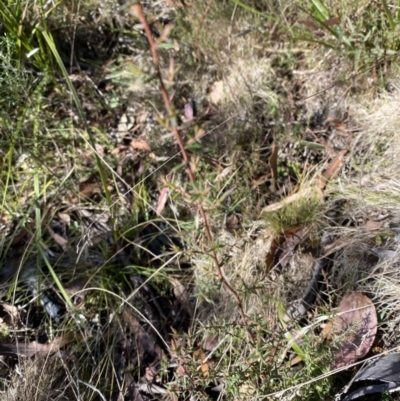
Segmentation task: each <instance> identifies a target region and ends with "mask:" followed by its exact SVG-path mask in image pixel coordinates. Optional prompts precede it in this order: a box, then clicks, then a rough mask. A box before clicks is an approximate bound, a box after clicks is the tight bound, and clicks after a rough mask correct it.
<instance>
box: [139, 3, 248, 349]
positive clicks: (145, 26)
mask: <svg viewBox="0 0 400 401" xmlns="http://www.w3.org/2000/svg"><path fill="white" fill-rule="evenodd" d="M131 12H132V14H133V15H134V16H135V17H137V18H138V19H139V22H140V23H141V24H142V25H143V29H144V31H145V33H146V37H147V40H148V41H149V45H150V49H151V52H152V56H153V62H154V65H155V68H156V74H157V78H158V81H159V83H160V90H161V94H162V97H163V99H164V103H165V106H166V109H167V112H168V117H169V121H170V129H171V132H172V134H173V135H174V137H175V140H176V142H177V144H178V146H179V149H180V151H181V153H182V158H183V162H184V164H185V166H186V171H187V173H188V176H189V178H190V181H191V182H192V183H194V182H195V176H194V172H193V170H192V168H191V166H190V162H189V157H188V155H187V152H186V149H185V146H184V144H183V142H182V138H181V137H180V135H179V132H178V128H177V127H178V122H177V118H176V113H175V110H174V107H173V105H172V103H171V99H170V97H169V94H168V91H167V89H166V87H165V85H164V81H163V78H162V74H161V67H160V59H159V57H158V53H157V45H156V42H155V41H154V38H153V35H152V33H151V30H150V27H149V24H148V22H147V19H146V16H145V15H144V12H143V7H142V5H141V3H140V1H139V0H137V1H135V2H134V4H133V5H132V6H131ZM197 206H198V208H199V211H200V215H201V217H202V219H203V221H204V227H205V232H206V236H207V240H208V242H209V245H210V247H211V248H212V244H213V238H212V235H211V230H210V225H209V222H208V219H207V215H206V212H205V211H204V208H203V206H202V205H201V202H200V201H198V202H197ZM211 256H212V258H213V260H214V265H215V267H216V269H217V275H218V279H219V280H220V281H221V282H222V283H223V285H224V286H225V287H226V288H227V289H228V290H229V291H230V292H231V293H232V295H233V296H234V298H235V300H236V303H237V305H238V309H239V313H240V315H241V317H242V319H243V324H244V325H245V327H246V330H247V333H248V335H249V339H250V341H251V342H254V338H253V335H252V333H251V331H250V330H249V328H248V319H247V316H246V314H245V313H244V309H243V303H242V300H241V298H240V296H239V294H238V292H237V291H236V290H235V289H234V288H233V287H232V286H231V285H230V284H229V282H228V280H227V279H226V277H225V275H224V273H223V271H222V267H221V264H220V263H219V261H218V257H217V253H216V252H215V250H214V249H212V250H211Z"/></svg>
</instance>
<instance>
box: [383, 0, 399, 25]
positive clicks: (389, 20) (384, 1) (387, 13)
mask: <svg viewBox="0 0 400 401" xmlns="http://www.w3.org/2000/svg"><path fill="white" fill-rule="evenodd" d="M382 5H383V9H384V10H385V14H386V18H387V20H388V22H389V25H390V28H391V29H392V31H394V30H395V29H396V23H395V22H394V20H393V17H392V13H391V12H390V10H389V7H388V4H387V1H386V0H382Z"/></svg>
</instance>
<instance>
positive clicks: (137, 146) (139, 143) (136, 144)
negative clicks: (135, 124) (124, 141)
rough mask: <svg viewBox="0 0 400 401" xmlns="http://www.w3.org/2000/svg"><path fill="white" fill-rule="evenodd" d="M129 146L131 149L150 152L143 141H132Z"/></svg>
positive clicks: (147, 145)
mask: <svg viewBox="0 0 400 401" xmlns="http://www.w3.org/2000/svg"><path fill="white" fill-rule="evenodd" d="M129 146H130V147H131V148H132V149H136V150H147V151H148V152H151V147H150V145H149V144H148V143H147V142H146V141H145V140H144V139H133V140H132V141H131V143H130V144H129Z"/></svg>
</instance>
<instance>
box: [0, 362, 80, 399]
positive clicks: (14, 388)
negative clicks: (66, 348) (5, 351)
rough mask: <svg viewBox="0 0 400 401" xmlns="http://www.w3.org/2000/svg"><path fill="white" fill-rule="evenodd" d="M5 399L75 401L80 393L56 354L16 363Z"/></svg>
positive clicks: (5, 392) (3, 397) (3, 396)
mask: <svg viewBox="0 0 400 401" xmlns="http://www.w3.org/2000/svg"><path fill="white" fill-rule="evenodd" d="M4 387H5V390H4V391H2V392H0V399H1V400H2V401H27V400H32V401H72V400H76V399H77V394H76V391H75V389H74V385H73V383H72V380H71V376H70V374H69V372H68V369H67V368H66V366H65V364H64V363H62V361H61V359H60V358H59V357H57V356H52V357H49V358H34V359H20V360H19V362H18V363H17V364H16V365H15V367H14V371H13V372H12V374H11V377H10V379H9V381H8V382H7V383H6V384H5V386H4Z"/></svg>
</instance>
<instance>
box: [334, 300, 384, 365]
mask: <svg viewBox="0 0 400 401" xmlns="http://www.w3.org/2000/svg"><path fill="white" fill-rule="evenodd" d="M377 329H378V319H377V316H376V310H375V306H374V304H373V303H372V301H371V300H370V299H369V298H368V297H366V296H365V295H363V294H361V293H359V292H352V293H350V294H348V295H346V296H345V297H344V298H343V299H342V301H341V302H340V305H339V313H338V315H336V316H335V317H334V319H333V339H334V341H336V344H335V346H334V364H333V369H337V368H340V367H343V366H348V365H350V364H352V363H354V362H356V361H357V360H358V359H361V358H363V357H364V356H365V355H367V354H368V352H369V351H370V349H371V347H372V345H373V343H374V341H375V336H376V332H377Z"/></svg>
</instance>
